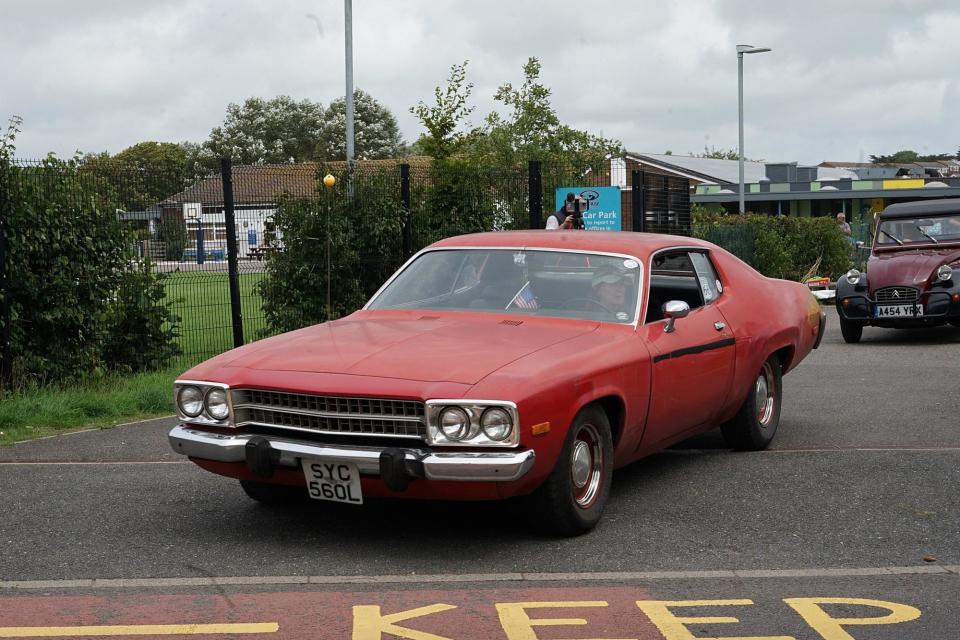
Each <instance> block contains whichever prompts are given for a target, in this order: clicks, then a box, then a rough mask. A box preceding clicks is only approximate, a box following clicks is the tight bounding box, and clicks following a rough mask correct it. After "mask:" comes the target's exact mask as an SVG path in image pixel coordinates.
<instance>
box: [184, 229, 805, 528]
mask: <svg viewBox="0 0 960 640" xmlns="http://www.w3.org/2000/svg"><path fill="white" fill-rule="evenodd" d="M823 328H824V315H823V313H822V312H821V310H820V307H819V305H818V303H817V302H816V300H815V299H814V298H813V296H812V295H811V294H810V292H809V291H808V290H807V288H806V287H804V286H803V285H801V284H798V283H794V282H786V281H782V280H773V279H769V278H766V277H764V276H762V275H760V274H759V273H757V272H756V271H754V270H753V269H751V268H750V267H749V266H747V265H746V264H744V263H743V262H741V261H740V260H739V259H737V258H736V257H734V256H732V255H731V254H729V253H727V252H726V251H724V250H723V249H720V248H719V247H716V246H714V245H712V244H710V243H707V242H702V241H699V240H694V239H691V238H682V237H676V236H666V235H652V234H640V233H607V232H583V231H579V232H577V231H569V232H567V231H549V232H548V231H525V232H496V233H484V234H476V235H467V236H459V237H454V238H449V239H447V240H443V241H441V242H437V243H436V244H434V245H432V246H430V247H428V248H426V249H424V250H423V251H421V252H420V253H418V254H417V255H415V256H414V257H413V258H412V259H411V260H410V261H408V262H407V263H406V264H405V265H404V266H403V267H402V268H401V269H400V270H399V271H398V272H397V273H396V274H395V275H394V276H393V277H392V278H391V279H390V280H388V281H387V283H386V284H384V285H383V287H382V288H381V289H380V290H379V291H378V292H377V293H376V294H375V295H374V296H373V297H372V298H371V299H370V301H369V302H368V303H367V305H366V306H365V307H364V308H363V309H362V310H360V311H357V312H356V313H353V314H351V315H349V316H347V317H345V318H341V319H339V320H335V321H332V322H327V323H324V324H320V325H316V326H311V327H307V328H304V329H300V330H298V331H293V332H290V333H286V334H283V335H279V336H276V337H273V338H268V339H266V340H261V341H259V342H255V343H252V344H249V345H246V346H244V347H241V348H239V349H234V350H233V351H230V352H227V353H224V354H222V355H220V356H217V357H215V358H213V359H212V360H209V361H207V362H205V363H203V364H201V365H199V366H197V367H194V368H193V369H191V370H190V371H188V372H186V373H185V374H184V375H183V379H182V380H178V381H177V382H176V385H175V398H176V405H177V411H178V413H179V416H180V419H181V420H182V424H181V425H179V426H177V427H176V428H174V429H173V431H171V433H170V443H171V444H172V446H173V448H174V450H175V451H177V452H179V453H183V454H186V455H188V456H189V457H190V459H191V460H193V461H194V462H195V463H196V464H198V465H200V466H201V467H203V468H204V469H208V470H210V471H212V472H215V473H219V474H222V475H225V476H229V477H232V478H237V479H239V480H240V484H241V486H242V487H243V489H244V490H245V491H246V492H247V494H248V495H250V496H251V497H252V498H254V499H256V500H260V501H265V502H275V501H284V500H289V499H291V498H298V499H299V498H303V497H305V496H306V495H309V496H311V497H313V498H317V499H321V500H332V501H339V502H349V503H357V504H359V503H362V502H363V501H364V500H366V499H367V498H368V497H372V496H390V497H410V498H432V499H455V500H489V499H500V498H511V497H519V496H526V498H525V499H526V500H528V501H529V512H530V513H531V515H533V516H534V522H536V523H538V524H540V525H542V526H544V527H546V528H547V529H549V530H550V531H552V532H555V533H560V534H568V535H572V534H577V533H581V532H584V531H587V530H589V529H590V528H592V527H593V526H594V525H595V524H596V523H597V521H598V519H599V518H600V515H601V512H602V510H603V506H604V503H605V501H606V500H607V495H608V493H609V491H610V482H611V477H612V471H613V469H614V468H615V467H619V466H622V465H625V464H628V463H630V462H633V461H634V460H637V459H638V458H641V457H643V456H645V455H647V454H650V453H653V452H655V451H657V450H660V449H662V448H664V447H667V446H669V445H671V444H673V443H675V442H678V441H680V440H683V439H685V438H689V437H690V436H692V435H693V434H696V433H698V432H701V431H705V430H707V429H710V428H712V427H714V426H716V425H718V424H721V425H722V430H723V435H724V436H725V437H726V439H727V441H728V442H729V444H730V445H731V446H733V447H735V448H737V449H751V450H752V449H762V448H764V447H766V446H767V445H768V444H769V443H770V441H771V439H772V438H773V436H774V433H775V432H776V429H777V424H778V422H779V417H780V403H781V397H782V387H781V384H780V381H781V376H782V375H783V374H784V373H786V372H787V371H789V370H791V369H793V368H794V367H795V366H797V364H798V363H799V362H800V361H801V360H803V358H804V357H805V356H806V355H807V354H808V353H809V352H810V350H811V349H814V348H816V346H817V345H818V343H819V341H820V338H821V336H822V335H823Z"/></svg>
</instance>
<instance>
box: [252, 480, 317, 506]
mask: <svg viewBox="0 0 960 640" xmlns="http://www.w3.org/2000/svg"><path fill="white" fill-rule="evenodd" d="M240 486H241V487H242V488H243V492H244V493H246V494H247V495H248V496H250V497H251V498H253V499H254V500H256V501H257V502H262V503H263V504H293V503H296V502H303V501H304V500H307V499H308V498H309V496H308V495H307V490H306V488H305V487H293V486H290V485H287V484H273V483H270V482H256V481H254V480H241V481H240Z"/></svg>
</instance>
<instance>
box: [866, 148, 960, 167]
mask: <svg viewBox="0 0 960 640" xmlns="http://www.w3.org/2000/svg"><path fill="white" fill-rule="evenodd" d="M958 157H960V152H958ZM952 159H953V156H952V155H950V154H949V153H934V154H928V155H920V154H919V153H917V152H916V151H914V150H913V149H901V150H900V151H897V152H896V153H891V154H889V155H876V156H874V155H871V156H870V162H871V163H873V164H909V163H911V162H938V161H943V160H952Z"/></svg>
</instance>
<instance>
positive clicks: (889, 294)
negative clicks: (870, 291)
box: [875, 287, 919, 302]
mask: <svg viewBox="0 0 960 640" xmlns="http://www.w3.org/2000/svg"><path fill="white" fill-rule="evenodd" d="M875 295H876V298H877V302H913V301H915V300H916V299H917V297H918V295H919V294H918V292H917V290H916V289H914V288H913V287H884V288H882V289H877V291H876V294H875Z"/></svg>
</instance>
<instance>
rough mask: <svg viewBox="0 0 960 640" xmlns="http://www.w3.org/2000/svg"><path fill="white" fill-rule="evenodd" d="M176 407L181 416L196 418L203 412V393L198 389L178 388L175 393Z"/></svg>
mask: <svg viewBox="0 0 960 640" xmlns="http://www.w3.org/2000/svg"><path fill="white" fill-rule="evenodd" d="M177 406H178V407H179V408H180V411H182V412H183V415H185V416H188V417H190V418H196V417H197V416H198V415H200V412H201V411H203V392H202V391H200V388H199V387H180V390H179V391H177Z"/></svg>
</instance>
